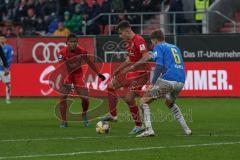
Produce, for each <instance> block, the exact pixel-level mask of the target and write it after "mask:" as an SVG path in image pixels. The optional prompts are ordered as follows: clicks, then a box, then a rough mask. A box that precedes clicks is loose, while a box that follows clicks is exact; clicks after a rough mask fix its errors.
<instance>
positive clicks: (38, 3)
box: [35, 0, 46, 18]
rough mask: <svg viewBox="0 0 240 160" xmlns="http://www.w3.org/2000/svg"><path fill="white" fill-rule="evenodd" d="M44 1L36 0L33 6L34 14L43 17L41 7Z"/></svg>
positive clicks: (43, 5) (42, 7)
mask: <svg viewBox="0 0 240 160" xmlns="http://www.w3.org/2000/svg"><path fill="white" fill-rule="evenodd" d="M45 3H46V1H45V0H38V2H37V4H36V6H35V11H36V15H37V16H38V17H40V16H41V17H42V18H44V17H43V15H44V11H43V9H44V7H45Z"/></svg>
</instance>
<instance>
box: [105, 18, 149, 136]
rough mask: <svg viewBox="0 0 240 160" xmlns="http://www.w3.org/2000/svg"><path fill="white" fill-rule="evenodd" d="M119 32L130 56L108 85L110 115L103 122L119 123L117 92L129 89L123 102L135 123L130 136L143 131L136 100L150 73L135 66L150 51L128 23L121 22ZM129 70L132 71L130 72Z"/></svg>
mask: <svg viewBox="0 0 240 160" xmlns="http://www.w3.org/2000/svg"><path fill="white" fill-rule="evenodd" d="M117 30H118V33H119V36H120V38H122V39H123V40H124V41H127V42H128V43H127V45H126V50H127V51H128V56H127V59H126V61H125V62H123V63H122V64H121V65H120V66H119V67H118V68H117V69H116V70H115V71H114V72H113V78H112V81H111V82H110V83H109V85H108V99H109V111H110V113H109V114H108V115H107V116H105V117H103V118H102V120H104V121H117V111H116V105H117V95H116V93H115V92H116V90H117V89H119V88H121V87H124V88H125V89H127V94H126V95H125V96H124V97H123V100H124V101H125V102H126V103H127V104H128V107H129V110H130V112H131V114H132V118H133V120H134V121H135V127H134V128H133V129H132V130H131V131H130V132H129V134H137V133H139V132H141V131H143V128H142V121H141V117H140V114H139V109H138V106H137V105H136V101H135V98H136V97H137V96H139V91H140V90H141V89H142V87H143V86H144V85H145V84H146V83H147V82H148V80H149V72H146V69H145V68H144V67H143V65H142V66H141V67H139V68H133V64H134V63H136V62H137V61H139V60H140V59H141V58H142V57H143V55H144V54H146V53H147V52H148V50H147V47H146V42H145V40H144V39H143V38H142V37H141V36H140V35H137V34H135V33H134V32H133V31H132V29H131V26H130V24H129V22H128V21H121V22H120V23H119V24H118V26H117ZM127 68H129V69H127ZM127 70H132V71H129V72H128V71H127Z"/></svg>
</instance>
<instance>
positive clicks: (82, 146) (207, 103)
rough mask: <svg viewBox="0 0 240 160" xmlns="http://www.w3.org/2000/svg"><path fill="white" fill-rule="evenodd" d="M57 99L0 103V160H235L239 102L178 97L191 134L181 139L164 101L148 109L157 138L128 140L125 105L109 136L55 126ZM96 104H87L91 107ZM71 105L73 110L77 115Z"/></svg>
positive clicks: (239, 155) (76, 124) (78, 124)
mask: <svg viewBox="0 0 240 160" xmlns="http://www.w3.org/2000/svg"><path fill="white" fill-rule="evenodd" d="M56 102H57V99H54V98H51V99H48V98H45V99H41V98H39V99H33V98H31V99H27V98H16V99H13V100H12V104H9V105H6V104H5V101H4V99H0V160H2V159H4V160H5V159H19V160H50V159H51V160H79V159H80V160H85V159H87V160H92V159H97V160H105V159H107V160H112V159H114V160H134V159H136V160H142V159H144V160H145V159H149V160H153V159H164V160H202V159H207V160H226V159H228V160H230V159H231V160H239V159H240V152H239V151H240V99H239V98H238V99H237V98H209V99H205V98H199V99H198V98H180V99H178V100H177V103H178V104H179V106H180V108H181V109H182V112H183V113H184V115H185V116H186V119H187V122H188V124H189V126H190V127H191V129H192V131H193V135H192V136H184V134H183V131H182V129H181V128H180V126H179V125H178V124H177V122H176V121H175V120H173V119H172V117H171V114H170V112H169V110H168V109H167V108H166V107H165V106H164V103H163V101H161V100H159V101H156V102H155V103H153V104H152V105H151V111H152V113H153V120H154V122H153V127H154V129H155V133H156V136H155V137H149V138H135V137H134V136H129V135H128V132H129V131H130V130H131V129H132V127H133V126H134V125H133V122H132V121H130V120H129V117H130V116H129V113H128V109H127V106H126V105H125V104H124V103H123V102H120V103H119V104H118V113H119V122H117V123H111V124H110V125H111V130H110V133H109V134H108V135H99V134H97V133H96V132H95V124H96V121H92V122H91V126H90V127H89V128H84V127H83V124H82V123H81V122H70V123H69V127H68V128H65V129H60V128H59V123H58V120H57V119H56V116H55V114H54V105H55V104H56ZM97 103H98V102H97V101H91V102H90V105H91V107H94V106H95V105H96V104H97ZM80 108H81V107H80V103H74V105H73V107H72V109H71V110H72V111H74V112H79V111H80Z"/></svg>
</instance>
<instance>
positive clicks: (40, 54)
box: [32, 42, 66, 63]
mask: <svg viewBox="0 0 240 160" xmlns="http://www.w3.org/2000/svg"><path fill="white" fill-rule="evenodd" d="M65 46H66V44H65V43H63V42H60V43H54V42H50V43H43V42H39V43H36V44H35V45H34V47H33V50H32V57H33V59H34V60H35V61H36V62H37V63H57V62H58V55H57V53H58V52H59V51H60V49H61V47H65Z"/></svg>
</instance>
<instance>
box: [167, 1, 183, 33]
mask: <svg viewBox="0 0 240 160" xmlns="http://www.w3.org/2000/svg"><path fill="white" fill-rule="evenodd" d="M182 11H183V3H182V0H171V2H170V8H169V12H182ZM170 22H171V23H175V24H178V23H184V22H185V18H184V14H181V13H180V14H176V17H175V18H174V15H173V14H171V15H170ZM175 32H176V34H182V33H183V27H182V26H181V25H176V30H175ZM173 33H174V27H173Z"/></svg>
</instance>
